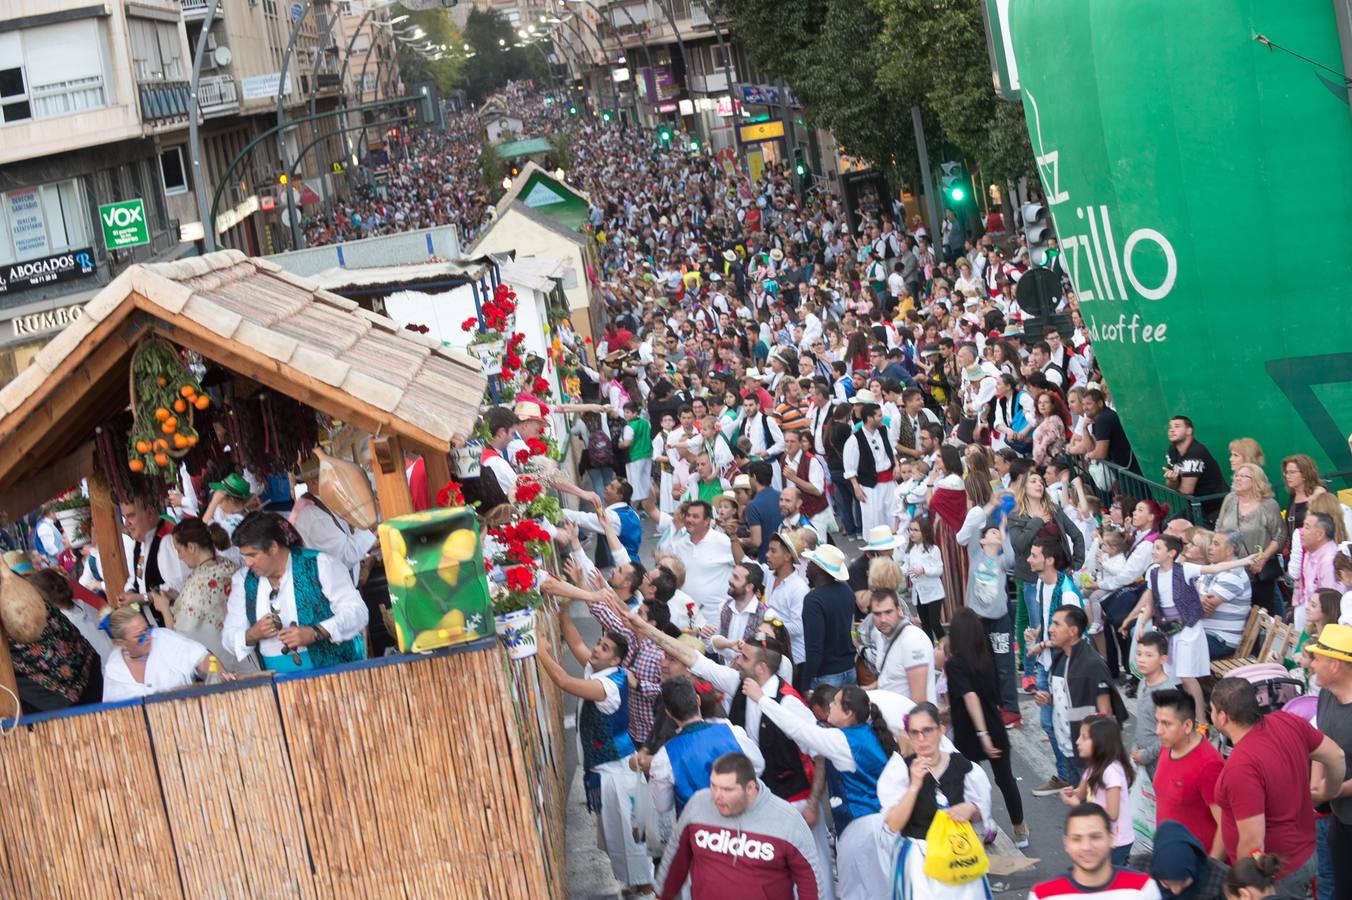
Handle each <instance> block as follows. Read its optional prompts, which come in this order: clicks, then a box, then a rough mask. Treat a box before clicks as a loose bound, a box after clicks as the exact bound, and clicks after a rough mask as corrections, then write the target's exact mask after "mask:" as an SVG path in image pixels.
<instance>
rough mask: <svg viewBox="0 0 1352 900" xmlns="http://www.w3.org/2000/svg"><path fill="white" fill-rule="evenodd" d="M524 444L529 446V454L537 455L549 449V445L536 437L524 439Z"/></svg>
mask: <svg viewBox="0 0 1352 900" xmlns="http://www.w3.org/2000/svg"><path fill="white" fill-rule="evenodd" d="M526 446H527V447H529V448H530V455H531V456H539V455H541V454H542V453H546V452H548V450H549V445H548V444H546V443H545V442H544V441H542V440H540V439H539V438H538V437H533V438H530V439H528V440H527V441H526Z"/></svg>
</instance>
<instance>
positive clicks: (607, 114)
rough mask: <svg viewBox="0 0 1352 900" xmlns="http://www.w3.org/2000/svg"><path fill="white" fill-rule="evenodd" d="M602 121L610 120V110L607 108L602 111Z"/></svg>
mask: <svg viewBox="0 0 1352 900" xmlns="http://www.w3.org/2000/svg"><path fill="white" fill-rule="evenodd" d="M601 121H602V122H609V121H610V110H606V111H605V112H603V113H601Z"/></svg>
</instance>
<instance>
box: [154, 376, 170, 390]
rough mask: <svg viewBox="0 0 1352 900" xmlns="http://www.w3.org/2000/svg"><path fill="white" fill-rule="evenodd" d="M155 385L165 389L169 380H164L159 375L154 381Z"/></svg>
mask: <svg viewBox="0 0 1352 900" xmlns="http://www.w3.org/2000/svg"><path fill="white" fill-rule="evenodd" d="M155 383H156V384H158V385H159V386H160V387H167V386H168V384H169V380H168V379H167V378H165V377H164V376H163V375H161V376H160V377H159V378H156V379H155Z"/></svg>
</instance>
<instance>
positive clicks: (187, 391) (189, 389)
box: [178, 384, 197, 398]
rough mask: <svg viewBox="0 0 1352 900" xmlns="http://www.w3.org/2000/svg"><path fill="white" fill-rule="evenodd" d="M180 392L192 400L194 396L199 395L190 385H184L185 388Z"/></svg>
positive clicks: (179, 390)
mask: <svg viewBox="0 0 1352 900" xmlns="http://www.w3.org/2000/svg"><path fill="white" fill-rule="evenodd" d="M178 392H179V393H180V394H182V395H183V396H184V397H189V398H191V397H192V395H193V394H195V393H197V389H196V388H194V387H193V386H192V385H190V384H185V385H183V387H181V388H179V389H178Z"/></svg>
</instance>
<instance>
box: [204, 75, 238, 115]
mask: <svg viewBox="0 0 1352 900" xmlns="http://www.w3.org/2000/svg"><path fill="white" fill-rule="evenodd" d="M197 102H198V105H200V106H201V107H202V117H203V118H206V119H210V118H213V117H215V116H224V115H229V114H230V113H232V112H235V111H236V110H238V109H239V90H238V88H237V87H236V85H235V79H234V78H232V77H230V76H229V75H212V76H211V77H209V78H203V79H202V80H201V81H200V82H199V83H198V85H197Z"/></svg>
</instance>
